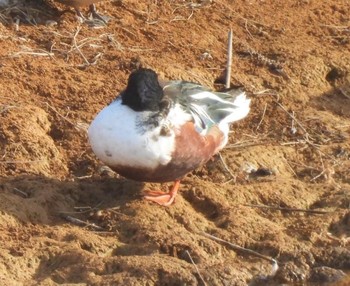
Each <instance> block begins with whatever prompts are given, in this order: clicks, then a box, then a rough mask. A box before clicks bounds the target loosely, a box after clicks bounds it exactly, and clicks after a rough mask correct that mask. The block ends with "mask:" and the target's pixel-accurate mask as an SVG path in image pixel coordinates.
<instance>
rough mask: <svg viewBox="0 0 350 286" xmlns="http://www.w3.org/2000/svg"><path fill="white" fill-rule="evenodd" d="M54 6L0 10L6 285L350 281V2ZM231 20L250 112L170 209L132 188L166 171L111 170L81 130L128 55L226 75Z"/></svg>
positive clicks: (130, 65) (194, 72)
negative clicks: (92, 14)
mask: <svg viewBox="0 0 350 286" xmlns="http://www.w3.org/2000/svg"><path fill="white" fill-rule="evenodd" d="M66 8H67V7H66V6H64V5H61V4H58V3H55V2H49V1H40V0H37V1H26V2H24V3H20V4H16V5H13V6H10V7H2V8H1V9H0V237H1V244H0V257H1V258H0V284H1V285H58V284H64V285H237V286H238V285H239V286H241V285H282V284H283V285H334V284H332V283H333V282H335V281H340V282H339V283H340V284H338V285H350V284H348V283H350V282H349V281H348V282H346V281H345V280H341V279H342V278H343V277H344V276H345V275H346V273H349V269H350V238H349V236H350V3H349V1H348V0H327V1H319V0H265V1H263V0H261V1H258V0H250V1H249V0H246V1H244V0H237V1H231V0H214V1H208V0H207V1H189V0H188V1H187V0H183V1H182V0H181V1H180V0H172V1H161V0H159V1H157V0H147V1H136V0H122V1H114V2H112V1H104V2H100V3H98V4H97V8H98V11H99V12H101V13H102V14H104V15H107V16H109V17H111V20H110V22H109V24H108V25H107V26H104V27H103V26H102V27H96V23H95V24H94V23H91V22H86V23H84V24H80V23H79V22H78V21H77V18H76V17H75V15H74V12H73V10H72V12H73V13H65V14H63V15H61V16H60V11H63V10H64V9H66ZM83 13H86V14H87V10H86V9H84V10H83ZM230 28H232V30H233V52H234V54H233V66H232V80H231V85H232V86H233V87H239V88H243V89H244V90H246V91H247V93H248V95H249V97H250V98H251V100H252V104H251V112H250V114H249V116H248V117H247V118H246V119H245V120H242V121H240V122H238V123H237V124H233V125H232V133H231V136H230V140H229V144H228V145H227V148H226V149H224V150H223V151H222V152H221V156H222V159H220V158H214V159H213V160H212V161H211V162H209V163H208V164H207V165H206V166H203V167H202V168H200V169H197V170H195V171H194V172H192V173H191V174H189V175H188V176H187V177H186V178H184V180H183V181H182V185H181V191H180V194H179V196H178V197H177V198H176V202H175V204H174V205H173V206H171V207H168V208H164V207H160V206H158V205H155V204H152V203H150V202H147V201H144V200H143V199H142V190H152V189H159V188H162V189H167V188H170V187H171V184H163V185H160V184H142V183H137V182H133V181H130V180H126V179H124V178H122V177H120V176H118V175H117V174H115V173H113V172H111V171H109V170H108V169H106V168H105V167H104V166H103V164H102V163H101V162H100V161H98V160H97V159H96V157H95V156H94V154H93V153H92V151H91V149H90V147H89V144H88V141H87V136H86V127H87V126H88V124H89V123H90V122H91V120H92V119H93V117H94V116H95V115H96V113H97V112H98V111H99V110H100V109H101V108H103V107H104V106H105V105H106V104H108V103H110V102H111V101H112V100H113V99H114V98H115V97H116V96H117V95H118V93H119V92H120V91H121V90H123V88H124V87H125V84H126V80H127V77H128V75H129V74H130V72H131V71H132V70H134V69H135V68H137V67H139V66H143V67H149V68H152V69H154V70H156V71H157V72H158V73H159V74H160V76H161V77H163V78H167V79H184V80H189V81H194V82H199V83H201V84H203V85H206V86H209V87H211V88H213V89H216V90H219V89H222V88H223V75H224V74H225V66H226V50H227V33H228V30H229V29H230ZM223 162H225V164H226V166H225V164H224V163H223ZM78 220H80V221H82V223H79V222H80V221H78ZM208 234H209V235H212V236H214V237H216V238H220V239H223V240H225V241H229V242H231V243H233V244H235V245H238V246H241V247H245V248H247V249H251V250H253V251H256V252H258V253H260V254H262V255H264V256H266V257H271V258H273V259H275V260H276V261H277V265H278V270H277V271H276V265H275V264H273V263H271V261H269V259H262V258H259V257H256V256H254V255H251V254H249V253H247V252H245V251H238V250H235V249H232V248H231V247H230V246H229V245H227V244H225V243H222V242H218V241H215V240H214V239H213V238H210V237H208ZM195 265H196V266H195ZM196 267H197V268H196ZM345 279H346V278H345Z"/></svg>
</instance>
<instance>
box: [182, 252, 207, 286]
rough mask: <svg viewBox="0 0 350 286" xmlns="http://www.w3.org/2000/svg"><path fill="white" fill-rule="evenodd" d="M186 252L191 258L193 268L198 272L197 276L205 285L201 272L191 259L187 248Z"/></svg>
mask: <svg viewBox="0 0 350 286" xmlns="http://www.w3.org/2000/svg"><path fill="white" fill-rule="evenodd" d="M186 253H187V255H188V257H189V258H190V260H191V262H192V264H193V266H194V268H196V271H197V274H198V276H199V278H200V279H201V280H202V282H203V284H204V285H205V286H206V285H207V283H205V281H204V279H203V277H202V275H201V273H200V272H199V269H198V267H197V265H196V263H194V261H193V259H192V257H191V254H190V253H189V251H188V250H186Z"/></svg>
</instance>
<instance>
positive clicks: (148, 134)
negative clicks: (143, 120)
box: [88, 99, 191, 169]
mask: <svg viewBox="0 0 350 286" xmlns="http://www.w3.org/2000/svg"><path fill="white" fill-rule="evenodd" d="M147 113H148V114H149V112H135V111H134V110H132V109H131V108H129V107H128V106H126V105H123V104H121V100H119V99H118V100H116V101H114V102H113V103H112V104H110V105H109V106H107V107H105V108H104V109H103V110H102V111H101V112H100V113H99V114H98V115H97V116H96V118H95V119H94V120H93V122H92V123H91V125H90V127H89V130H88V136H89V141H90V144H91V147H92V150H93V151H94V153H95V154H96V156H97V157H98V158H99V159H100V160H101V161H103V162H104V163H105V164H107V165H109V166H111V167H113V166H131V167H140V168H152V169H153V168H156V167H157V166H158V165H166V164H167V163H169V161H170V160H171V154H172V152H173V151H174V148H175V133H176V131H177V130H178V127H179V126H180V125H181V124H183V123H184V122H185V121H186V120H190V119H191V118H188V117H189V115H188V114H186V113H185V112H184V111H182V109H181V108H180V107H179V106H177V107H176V108H175V109H174V110H172V111H171V112H170V113H169V115H168V117H167V119H166V120H164V122H161V123H164V124H169V126H172V127H173V128H171V129H170V132H169V134H167V136H160V131H161V124H160V126H158V127H156V128H150V129H148V130H146V131H145V132H144V133H143V132H140V122H139V121H138V118H140V117H141V116H145V115H147Z"/></svg>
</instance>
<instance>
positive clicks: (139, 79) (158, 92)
mask: <svg viewBox="0 0 350 286" xmlns="http://www.w3.org/2000/svg"><path fill="white" fill-rule="evenodd" d="M121 96H122V103H123V104H125V105H127V106H129V107H130V108H131V109H133V110H135V111H146V110H149V111H158V110H159V108H160V107H159V105H160V102H161V101H162V98H163V96H164V93H163V89H162V88H161V86H160V85H159V82H158V76H157V74H156V73H155V72H154V71H153V70H151V69H145V68H141V69H138V70H136V71H134V72H132V73H131V74H130V76H129V80H128V85H127V87H126V89H125V90H124V91H123V92H122V94H121Z"/></svg>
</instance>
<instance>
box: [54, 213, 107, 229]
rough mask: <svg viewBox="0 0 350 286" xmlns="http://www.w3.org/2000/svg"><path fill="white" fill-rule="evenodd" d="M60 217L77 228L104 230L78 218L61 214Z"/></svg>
mask: <svg viewBox="0 0 350 286" xmlns="http://www.w3.org/2000/svg"><path fill="white" fill-rule="evenodd" d="M61 217H62V218H64V219H65V220H67V221H69V222H71V223H73V224H75V225H78V226H84V227H91V228H93V229H95V230H105V229H104V228H103V227H101V226H98V225H96V224H94V223H89V222H86V221H83V220H81V219H78V218H75V217H72V216H69V215H64V214H62V213H61Z"/></svg>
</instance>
